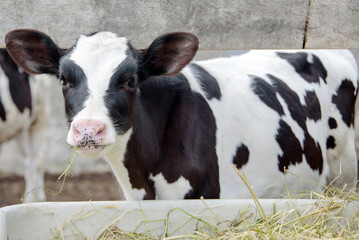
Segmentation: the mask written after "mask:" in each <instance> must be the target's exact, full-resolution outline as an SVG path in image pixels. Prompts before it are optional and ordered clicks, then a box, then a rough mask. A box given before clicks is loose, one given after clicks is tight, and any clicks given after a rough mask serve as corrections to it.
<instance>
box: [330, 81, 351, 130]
mask: <svg viewBox="0 0 359 240" xmlns="http://www.w3.org/2000/svg"><path fill="white" fill-rule="evenodd" d="M355 99H356V92H355V87H354V85H353V83H352V82H351V81H349V80H348V79H345V80H343V81H342V83H341V84H340V86H339V88H338V89H337V94H336V95H333V97H332V103H334V104H335V105H336V106H337V108H338V110H339V112H340V115H341V116H342V119H343V121H344V122H345V124H346V125H347V126H348V127H350V126H351V125H354V105H355Z"/></svg>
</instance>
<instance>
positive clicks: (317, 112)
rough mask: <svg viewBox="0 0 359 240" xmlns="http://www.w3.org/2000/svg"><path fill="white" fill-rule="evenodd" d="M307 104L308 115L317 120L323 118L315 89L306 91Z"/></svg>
mask: <svg viewBox="0 0 359 240" xmlns="http://www.w3.org/2000/svg"><path fill="white" fill-rule="evenodd" d="M305 105H306V108H305V109H306V112H307V117H308V118H309V119H312V120H314V121H315V122H316V121H318V120H320V119H321V118H322V112H321V108H320V103H319V100H318V97H317V95H316V94H315V92H314V91H306V95H305Z"/></svg>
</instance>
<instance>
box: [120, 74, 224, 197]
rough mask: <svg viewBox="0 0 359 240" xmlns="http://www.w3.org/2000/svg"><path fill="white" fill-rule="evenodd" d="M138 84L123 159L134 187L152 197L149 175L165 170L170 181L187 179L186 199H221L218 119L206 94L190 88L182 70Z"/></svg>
mask: <svg viewBox="0 0 359 240" xmlns="http://www.w3.org/2000/svg"><path fill="white" fill-rule="evenodd" d="M139 89H140V94H139V95H138V96H137V104H136V118H135V121H136V123H135V124H134V125H133V134H132V137H131V139H130V140H129V142H128V147H127V154H126V157H125V162H124V164H125V167H126V168H127V169H128V171H129V178H130V182H131V185H132V187H133V188H137V189H141V188H144V189H145V190H146V196H145V199H153V198H154V197H155V195H156V189H155V188H154V184H153V182H152V181H151V180H150V178H149V176H150V175H151V174H152V175H153V176H157V175H158V174H163V176H164V178H165V179H166V181H167V182H168V183H173V182H175V181H177V180H178V178H179V177H184V178H185V179H187V180H188V181H189V183H190V185H191V187H192V190H191V191H190V192H189V193H187V194H186V196H185V198H191V199H192V198H197V199H198V198H200V197H201V196H203V197H204V198H207V199H209V198H219V194H220V186H219V168H218V157H217V154H216V150H215V146H216V123H215V119H214V116H213V113H212V110H211V109H210V107H209V105H208V103H207V101H206V99H205V98H204V97H203V96H202V95H200V94H198V93H195V92H192V90H191V89H190V86H189V83H188V81H187V79H186V78H185V77H184V76H183V75H182V74H178V75H175V76H172V77H163V76H156V77H151V78H149V79H147V80H146V81H143V82H142V83H141V84H140V85H139Z"/></svg>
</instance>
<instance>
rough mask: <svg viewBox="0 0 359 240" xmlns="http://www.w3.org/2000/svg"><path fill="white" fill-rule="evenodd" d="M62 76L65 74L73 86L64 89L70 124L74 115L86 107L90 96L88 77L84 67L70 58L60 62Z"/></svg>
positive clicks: (66, 111) (66, 110) (65, 77)
mask: <svg viewBox="0 0 359 240" xmlns="http://www.w3.org/2000/svg"><path fill="white" fill-rule="evenodd" d="M60 76H63V77H64V79H65V80H66V81H67V82H68V83H69V84H70V86H71V87H70V89H68V90H63V91H62V93H63V95H64V99H65V113H66V116H67V122H68V123H69V124H70V123H71V122H72V120H73V118H74V116H75V115H76V114H77V113H78V112H80V111H81V110H82V109H83V108H84V103H85V101H86V100H87V98H88V96H89V90H88V86H87V78H86V75H85V73H84V71H83V70H82V68H81V67H80V66H79V65H77V64H76V63H75V62H74V61H72V60H70V59H68V58H65V59H63V60H62V61H61V62H60Z"/></svg>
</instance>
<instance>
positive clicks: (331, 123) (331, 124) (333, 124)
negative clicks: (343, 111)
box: [328, 117, 338, 129]
mask: <svg viewBox="0 0 359 240" xmlns="http://www.w3.org/2000/svg"><path fill="white" fill-rule="evenodd" d="M328 124H329V127H330V129H335V128H337V127H338V124H337V121H335V119H334V118H332V117H330V118H329V120H328Z"/></svg>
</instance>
